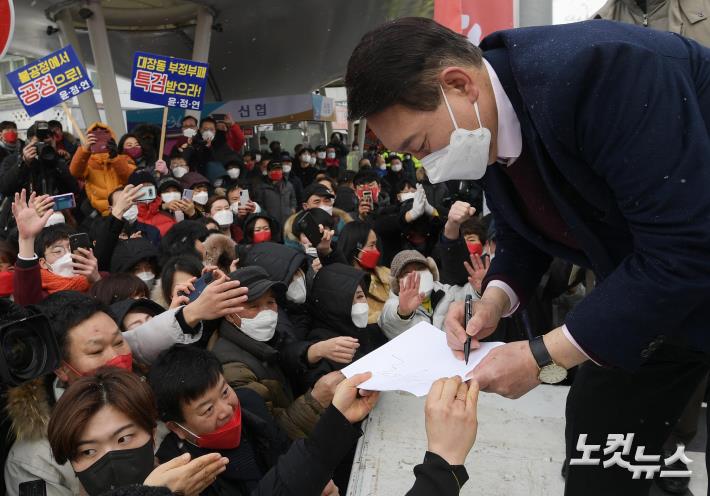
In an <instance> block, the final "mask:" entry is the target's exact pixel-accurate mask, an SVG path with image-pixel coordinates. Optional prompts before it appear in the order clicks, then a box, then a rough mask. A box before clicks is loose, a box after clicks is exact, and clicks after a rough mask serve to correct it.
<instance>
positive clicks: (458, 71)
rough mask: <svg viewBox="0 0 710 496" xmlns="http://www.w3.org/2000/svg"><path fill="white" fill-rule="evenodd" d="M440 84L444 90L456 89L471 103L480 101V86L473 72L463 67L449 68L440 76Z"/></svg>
mask: <svg viewBox="0 0 710 496" xmlns="http://www.w3.org/2000/svg"><path fill="white" fill-rule="evenodd" d="M439 84H441V87H442V88H443V89H444V90H449V89H455V90H456V91H458V92H459V93H460V94H463V95H465V96H466V97H467V98H468V99H469V101H470V102H471V103H473V102H475V101H476V100H477V99H478V93H479V90H480V88H479V86H478V84H477V82H476V80H474V78H473V77H472V74H471V71H470V70H467V69H465V68H463V67H457V66H454V67H447V68H446V69H444V70H443V71H441V74H440V75H439Z"/></svg>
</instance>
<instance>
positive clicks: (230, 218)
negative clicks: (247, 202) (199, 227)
mask: <svg viewBox="0 0 710 496" xmlns="http://www.w3.org/2000/svg"><path fill="white" fill-rule="evenodd" d="M212 219H214V221H215V222H216V223H217V224H219V225H220V227H226V226H231V225H232V223H233V222H234V214H233V213H232V211H231V210H220V211H219V212H216V213H215V214H214V215H213V216H212Z"/></svg>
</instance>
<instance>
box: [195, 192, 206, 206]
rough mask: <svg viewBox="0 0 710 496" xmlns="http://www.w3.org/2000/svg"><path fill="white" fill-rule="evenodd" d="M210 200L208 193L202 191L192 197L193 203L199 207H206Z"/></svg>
mask: <svg viewBox="0 0 710 496" xmlns="http://www.w3.org/2000/svg"><path fill="white" fill-rule="evenodd" d="M209 199H210V195H208V194H207V191H200V192H199V193H195V194H194V195H192V201H194V202H195V203H197V204H199V205H206V204H207V200H209Z"/></svg>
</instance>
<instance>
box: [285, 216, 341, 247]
mask: <svg viewBox="0 0 710 496" xmlns="http://www.w3.org/2000/svg"><path fill="white" fill-rule="evenodd" d="M300 213H301V212H300V211H299V212H296V213H295V214H291V216H289V218H288V219H286V222H285V223H284V242H286V241H292V242H296V243H299V244H300V243H301V240H300V239H297V238H296V236H294V234H293V223H294V222H295V220H296V217H298V214H300ZM333 215H334V216H336V217H338V219H340V220H342V221H343V222H344V223H345V224H347V223H348V222H352V220H353V218H352V217H351V216H350V214H349V213H347V212H346V211H345V210H341V209H339V208H333ZM336 227H337V224H336Z"/></svg>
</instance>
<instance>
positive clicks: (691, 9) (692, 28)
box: [592, 0, 710, 47]
mask: <svg viewBox="0 0 710 496" xmlns="http://www.w3.org/2000/svg"><path fill="white" fill-rule="evenodd" d="M646 5H647V7H646V14H645V15H644V12H643V11H642V10H641V7H639V6H638V3H637V2H636V0H608V1H607V2H606V3H605V4H604V5H603V6H602V8H601V9H599V10H598V11H597V13H596V14H594V16H592V18H593V19H606V20H609V21H621V22H627V23H630V24H636V25H637V26H647V27H650V28H653V29H658V30H660V31H671V32H673V33H678V34H680V35H683V36H685V37H686V38H690V39H691V40H695V41H697V42H698V43H700V44H702V45H705V46H706V47H710V21H708V20H707V19H708V16H709V15H710V9H709V8H708V3H707V2H706V1H703V0H647V1H646Z"/></svg>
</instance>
